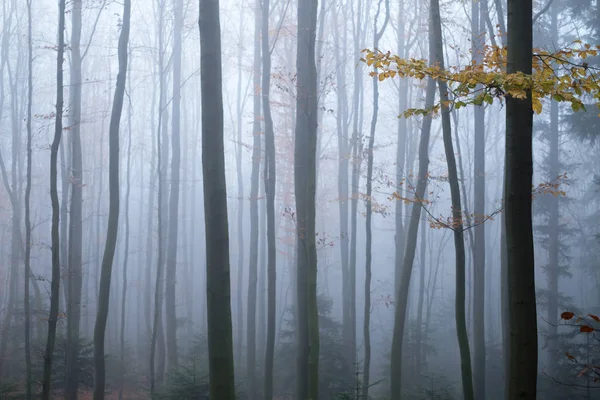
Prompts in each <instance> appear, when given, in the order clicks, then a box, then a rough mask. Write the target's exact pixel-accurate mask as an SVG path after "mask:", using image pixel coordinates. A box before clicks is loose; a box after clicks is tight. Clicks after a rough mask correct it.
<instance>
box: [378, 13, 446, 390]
mask: <svg viewBox="0 0 600 400" xmlns="http://www.w3.org/2000/svg"><path fill="white" fill-rule="evenodd" d="M432 24H433V21H432V20H431V18H430V21H429V59H430V64H431V65H435V64H436V62H437V60H436V57H437V54H436V47H435V36H434V33H433V28H432ZM434 100H435V81H433V80H431V79H429V80H428V81H427V90H426V93H425V108H431V107H433V103H434ZM431 122H432V119H431V116H425V117H424V118H423V127H422V130H421V140H420V142H419V176H418V181H417V187H416V192H415V197H416V200H415V203H414V204H413V206H412V212H411V216H410V220H409V224H408V230H407V233H406V251H405V252H404V260H403V266H402V274H401V275H400V280H399V284H398V286H397V288H396V308H395V312H394V332H393V336H392V352H391V376H390V383H391V396H392V400H400V399H401V398H402V364H403V357H402V350H403V349H402V343H403V339H404V331H405V327H406V313H407V308H408V293H409V287H410V278H411V275H412V269H413V263H414V260H415V252H416V248H417V234H418V231H419V220H420V218H421V207H422V204H420V199H423V198H424V196H425V189H426V188H427V179H428V178H427V176H428V168H429V137H430V135H431Z"/></svg>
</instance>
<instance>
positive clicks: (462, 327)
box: [429, 0, 483, 400]
mask: <svg viewBox="0 0 600 400" xmlns="http://www.w3.org/2000/svg"><path fill="white" fill-rule="evenodd" d="M429 12H430V19H431V27H432V28H433V39H434V43H435V54H436V56H435V62H436V64H438V66H439V67H440V68H441V69H444V51H443V42H442V40H443V39H442V21H441V16H440V3H439V0H431V5H430V9H429ZM438 86H439V89H440V100H441V101H442V132H443V138H444V150H445V153H446V161H447V163H448V182H449V183H450V197H451V201H452V221H453V222H452V230H453V234H454V246H455V260H456V261H455V262H456V295H455V296H456V299H455V314H456V317H455V318H456V335H457V337H458V347H459V350H460V364H461V375H462V389H463V396H464V398H465V400H474V398H475V397H474V395H473V376H472V375H473V371H472V368H471V350H470V348H469V334H468V332H467V322H466V314H465V291H466V290H465V289H466V288H465V264H466V252H465V235H464V223H463V211H462V204H461V199H460V186H459V183H458V169H457V166H456V156H455V154H454V145H453V143H452V125H451V122H450V107H449V106H448V105H447V103H444V102H446V101H447V100H448V99H449V94H448V85H447V83H446V82H444V81H441V80H440V81H438ZM482 305H483V304H482Z"/></svg>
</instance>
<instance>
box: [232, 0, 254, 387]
mask: <svg viewBox="0 0 600 400" xmlns="http://www.w3.org/2000/svg"><path fill="white" fill-rule="evenodd" d="M245 11H246V10H245V4H244V2H243V1H242V2H241V3H240V21H241V20H243V18H244V17H243V16H244V13H245ZM256 12H258V11H256V10H255V13H256ZM244 28H245V26H244V24H243V23H240V24H239V31H238V33H239V40H240V42H239V47H238V54H237V69H238V80H237V105H236V119H237V146H236V147H235V151H236V153H235V166H236V170H237V171H236V172H237V187H238V204H237V210H236V214H237V245H238V248H237V253H238V254H237V274H238V276H237V282H238V287H237V294H236V299H237V307H236V316H237V330H236V333H237V338H236V341H235V344H236V346H235V347H236V350H235V358H236V360H238V361H239V362H241V360H242V357H243V347H244V340H243V336H244V300H243V299H244V290H243V289H244V256H245V254H244V203H245V202H244V175H243V173H242V154H243V148H244V146H243V144H242V121H243V118H244V115H243V109H244V106H243V103H245V101H243V100H242V78H243V66H242V62H243V51H242V49H243V47H244ZM255 34H256V33H255ZM258 62H259V63H260V60H259V61H258ZM256 89H257V88H254V90H256ZM254 93H256V92H254ZM249 279H250V277H249ZM250 285H251V283H250V281H249V282H248V291H250ZM249 294H250V293H248V295H249ZM248 307H250V304H248ZM252 323H254V325H255V326H256V321H253V322H250V321H249V320H247V324H248V327H249V326H250V324H252ZM255 329H256V328H255ZM246 335H249V333H248V332H247V331H246ZM246 345H247V346H248V349H247V351H246V362H248V357H250V354H249V353H250V352H254V355H253V356H254V357H255V358H256V347H254V348H252V349H251V348H250V343H247V344H246ZM248 365H250V364H247V365H246V366H248ZM252 365H254V364H252ZM253 368H254V367H253ZM253 368H252V370H250V368H247V369H246V371H247V375H248V390H249V392H248V393H249V394H250V393H254V392H253V390H254V387H253V386H252V385H254V378H253V379H252V380H250V375H251V374H254V371H253Z"/></svg>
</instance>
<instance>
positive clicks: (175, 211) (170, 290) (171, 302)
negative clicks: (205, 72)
mask: <svg viewBox="0 0 600 400" xmlns="http://www.w3.org/2000/svg"><path fill="white" fill-rule="evenodd" d="M173 14H174V19H173V29H174V32H173V99H172V105H173V116H172V119H171V124H172V125H171V131H172V132H171V194H170V198H169V237H168V242H169V244H168V247H167V271H166V276H165V277H166V284H165V316H166V339H167V368H168V371H169V372H170V373H173V372H175V371H177V369H178V368H179V361H178V357H177V307H176V305H175V298H176V296H175V293H176V289H175V285H176V283H177V238H178V226H179V225H178V220H179V186H180V185H179V175H180V164H181V144H180V135H181V133H180V126H181V40H182V39H181V32H182V30H183V0H174V1H173Z"/></svg>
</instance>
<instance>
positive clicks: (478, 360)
mask: <svg viewBox="0 0 600 400" xmlns="http://www.w3.org/2000/svg"><path fill="white" fill-rule="evenodd" d="M484 1H487V0H484ZM482 8H483V1H479V2H477V1H473V2H472V3H471V44H472V48H473V61H474V62H475V63H476V64H477V65H479V64H481V61H482V58H483V51H484V45H485V23H484V22H485V21H484V19H485V17H484V15H483V10H482ZM474 114H475V118H474V119H475V121H474V131H473V132H474V136H475V155H474V177H475V179H474V181H475V188H474V191H475V196H474V197H475V198H474V212H475V218H474V221H473V222H474V223H475V229H474V230H475V238H474V254H473V284H474V288H473V345H474V346H473V383H474V395H475V398H476V399H484V398H485V396H486V391H485V378H486V364H485V361H486V349H485V223H484V221H485V108H484V107H483V106H474ZM465 201H466V199H465Z"/></svg>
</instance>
